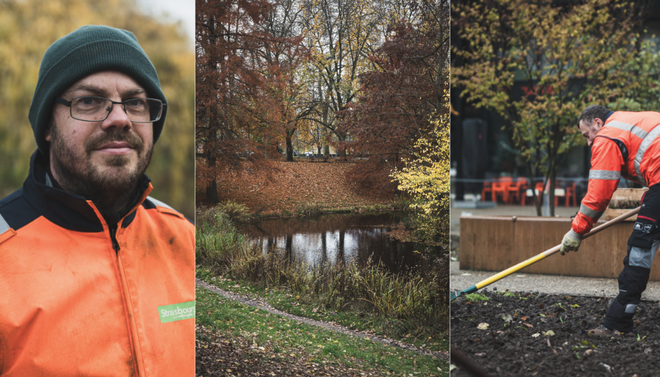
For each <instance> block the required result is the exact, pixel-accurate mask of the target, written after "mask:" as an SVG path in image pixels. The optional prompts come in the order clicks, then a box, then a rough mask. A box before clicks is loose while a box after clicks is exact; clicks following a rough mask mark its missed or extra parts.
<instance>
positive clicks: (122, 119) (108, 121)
mask: <svg viewBox="0 0 660 377" xmlns="http://www.w3.org/2000/svg"><path fill="white" fill-rule="evenodd" d="M131 125H132V123H131V120H130V119H128V114H126V111H124V106H122V105H119V104H116V103H115V104H112V109H111V110H110V114H108V117H107V118H105V120H104V121H103V122H102V123H101V128H103V129H107V128H110V127H117V128H125V127H131Z"/></svg>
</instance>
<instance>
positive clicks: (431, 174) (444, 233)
mask: <svg viewBox="0 0 660 377" xmlns="http://www.w3.org/2000/svg"><path fill="white" fill-rule="evenodd" d="M447 93H448V91H447ZM448 97H449V96H448V95H447V96H445V100H446V101H447V103H448V102H449V98H448ZM431 125H432V127H433V128H432V130H431V132H430V133H429V134H428V135H426V136H424V137H421V138H419V139H418V140H417V141H416V142H415V145H414V150H415V152H414V153H412V154H411V155H410V156H409V157H408V158H406V159H404V166H403V167H401V168H399V169H397V170H396V171H394V172H393V174H392V177H393V178H394V179H395V180H396V182H397V183H398V188H399V190H401V191H403V192H406V193H408V194H409V195H410V196H411V197H412V198H413V202H412V204H411V208H412V209H413V210H415V211H416V212H415V213H416V215H417V216H416V217H415V233H416V237H417V239H419V240H421V241H422V242H424V243H426V244H429V245H440V246H446V245H448V240H449V193H450V177H449V160H450V158H449V148H450V147H449V129H450V127H449V113H448V112H445V113H444V114H443V115H440V116H439V117H435V116H432V117H431Z"/></svg>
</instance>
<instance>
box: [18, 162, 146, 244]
mask: <svg viewBox="0 0 660 377" xmlns="http://www.w3.org/2000/svg"><path fill="white" fill-rule="evenodd" d="M48 171H49V169H48V158H46V157H45V156H44V155H43V154H41V152H39V150H37V151H36V152H34V154H32V157H31V158H30V172H29V175H28V178H27V179H26V180H25V182H24V183H23V193H24V195H25V198H26V199H27V201H28V202H29V203H30V204H31V205H32V206H33V207H34V208H35V209H36V210H37V211H38V212H39V213H40V214H41V215H42V216H44V217H45V218H46V219H48V220H49V221H50V222H52V223H54V224H56V225H58V226H61V227H63V228H66V229H69V230H75V231H80V232H101V231H103V223H104V222H109V223H110V224H109V225H114V224H112V223H113V222H115V221H118V220H119V219H122V218H124V221H123V222H122V227H126V226H128V225H129V224H130V222H131V221H132V220H133V219H134V218H135V212H136V209H137V207H138V206H139V205H140V204H142V202H143V201H144V199H145V198H146V197H147V194H148V193H149V192H150V191H151V183H150V182H151V181H150V180H149V177H147V176H146V175H143V176H142V177H141V178H140V180H139V181H138V185H137V188H136V190H135V192H134V194H133V196H132V197H131V205H130V206H129V209H128V210H127V211H125V212H124V213H118V214H103V217H104V218H105V220H104V219H103V218H101V217H99V216H97V214H96V211H95V210H94V208H93V207H92V205H93V204H92V202H91V201H88V200H87V199H85V198H84V197H82V196H78V195H74V194H71V193H69V192H67V191H64V190H63V189H61V188H59V187H58V185H57V183H56V182H53V181H52V180H51V178H50V176H49V173H48Z"/></svg>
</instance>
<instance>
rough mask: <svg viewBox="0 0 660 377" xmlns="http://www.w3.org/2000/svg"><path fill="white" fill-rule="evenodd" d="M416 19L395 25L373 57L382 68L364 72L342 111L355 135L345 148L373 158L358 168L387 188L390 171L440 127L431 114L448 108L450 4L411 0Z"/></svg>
mask: <svg viewBox="0 0 660 377" xmlns="http://www.w3.org/2000/svg"><path fill="white" fill-rule="evenodd" d="M410 6H411V8H412V9H411V11H410V13H412V14H413V15H415V16H416V17H415V23H409V22H406V21H400V22H398V23H396V24H393V25H391V26H390V29H389V30H388V35H389V37H388V38H387V40H386V41H385V42H384V43H383V44H382V46H380V47H379V48H377V49H376V51H375V53H374V54H373V55H371V56H370V60H371V61H372V62H373V64H374V65H375V66H376V67H377V69H376V70H373V71H370V72H366V73H363V74H362V75H360V83H361V84H362V85H361V90H360V94H359V95H358V97H357V98H356V101H355V102H354V103H352V104H350V107H349V109H348V110H346V111H343V112H341V113H340V114H341V115H342V122H341V126H340V127H339V128H338V129H339V131H340V132H341V133H344V134H346V135H350V140H348V141H346V142H343V143H342V142H339V143H338V145H339V146H340V148H347V149H349V150H350V151H351V152H352V153H356V154H360V155H364V156H367V157H368V161H367V163H366V166H360V167H359V172H358V171H355V172H354V174H353V175H354V177H355V179H362V180H364V181H365V182H367V183H368V184H369V185H371V186H375V187H378V188H380V189H385V188H387V187H388V186H389V188H390V189H392V188H394V187H395V186H394V185H391V182H390V178H389V175H390V174H391V172H392V171H393V170H394V169H396V168H399V167H400V165H401V161H402V159H407V158H409V157H410V156H412V155H413V154H415V153H416V152H415V150H416V148H417V146H416V145H417V144H416V143H417V141H418V140H420V139H422V138H427V139H428V138H431V135H432V134H433V133H434V132H436V131H435V127H434V126H433V125H432V124H431V123H430V121H429V120H430V115H431V114H436V115H437V116H439V117H442V116H444V114H446V113H447V112H448V103H447V100H446V98H445V94H444V93H448V90H449V67H448V61H449V60H448V58H449V4H448V3H447V2H445V1H437V2H436V1H420V2H415V3H410Z"/></svg>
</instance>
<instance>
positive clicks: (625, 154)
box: [596, 135, 628, 163]
mask: <svg viewBox="0 0 660 377" xmlns="http://www.w3.org/2000/svg"><path fill="white" fill-rule="evenodd" d="M596 137H604V138H605V139H608V140H612V141H613V142H614V144H616V146H617V147H619V151H621V156H623V161H624V163H625V162H626V161H628V148H626V145H625V144H624V143H623V141H621V140H619V139H615V138H611V137H607V136H603V135H598V136H596Z"/></svg>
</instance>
